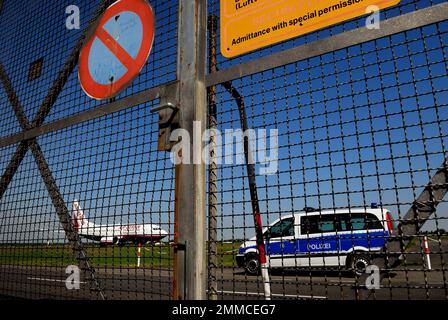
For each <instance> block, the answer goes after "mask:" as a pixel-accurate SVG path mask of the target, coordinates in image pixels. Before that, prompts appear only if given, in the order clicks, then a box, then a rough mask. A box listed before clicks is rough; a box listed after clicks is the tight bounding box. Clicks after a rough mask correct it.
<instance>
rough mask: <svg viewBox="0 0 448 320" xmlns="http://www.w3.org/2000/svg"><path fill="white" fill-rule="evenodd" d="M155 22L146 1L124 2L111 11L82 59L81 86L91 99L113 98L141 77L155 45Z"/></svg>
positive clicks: (87, 43)
mask: <svg viewBox="0 0 448 320" xmlns="http://www.w3.org/2000/svg"><path fill="white" fill-rule="evenodd" d="M154 20H155V18H154V12H153V9H152V7H151V5H150V4H149V3H148V2H147V1H146V0H120V1H117V2H115V3H114V4H113V5H111V6H110V7H109V8H107V10H106V11H105V12H104V14H103V15H102V17H101V18H100V20H99V22H98V24H97V25H96V28H95V30H94V31H93V32H92V34H91V35H90V36H89V38H88V39H87V41H86V43H85V45H84V47H83V48H82V49H81V53H80V57H79V71H78V77H79V82H80V84H81V87H82V89H83V90H84V92H85V93H86V94H87V95H88V96H89V97H92V98H94V99H97V100H102V99H109V98H112V97H114V96H116V95H117V94H118V93H120V92H121V91H122V90H124V89H125V88H126V87H127V86H128V85H129V84H130V83H131V82H132V80H133V79H134V78H135V77H136V76H137V75H138V74H139V73H140V71H141V70H142V68H143V66H144V65H145V63H146V60H147V59H148V57H149V54H150V53H151V49H152V45H153V42H154Z"/></svg>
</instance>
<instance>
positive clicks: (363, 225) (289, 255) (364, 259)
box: [236, 205, 393, 275]
mask: <svg viewBox="0 0 448 320" xmlns="http://www.w3.org/2000/svg"><path fill="white" fill-rule="evenodd" d="M392 230H393V225H392V220H391V214H390V211H389V210H387V209H378V208H377V207H376V206H374V205H372V208H357V209H343V210H323V211H315V210H313V209H310V208H307V210H306V211H305V212H301V213H297V214H293V215H289V216H284V217H282V218H280V219H277V220H276V221H274V222H273V223H272V224H271V225H270V226H269V227H267V228H265V229H264V230H263V235H264V239H265V247H266V257H267V262H268V266H269V268H300V267H327V266H328V267H335V266H340V267H344V268H347V269H349V270H353V271H354V272H355V273H356V274H358V275H359V274H362V273H364V271H365V268H366V267H367V266H368V265H369V264H370V260H371V257H370V253H371V252H376V253H378V252H379V251H381V250H382V249H383V248H384V245H385V243H386V241H387V239H388V238H389V236H390V234H391V233H392ZM236 261H237V264H238V266H239V267H242V268H244V269H245V270H246V271H247V272H248V273H250V274H258V272H259V267H260V266H259V261H258V250H257V245H256V238H255V237H253V238H251V239H250V240H248V241H245V242H244V243H243V244H242V245H241V247H240V249H239V252H238V255H237V256H236Z"/></svg>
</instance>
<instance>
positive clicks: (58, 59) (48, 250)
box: [0, 0, 448, 300]
mask: <svg viewBox="0 0 448 320" xmlns="http://www.w3.org/2000/svg"><path fill="white" fill-rule="evenodd" d="M229 1H230V0H229ZM113 2H114V1H105V0H103V1H71V0H70V1H59V2H58V3H51V2H46V3H42V2H41V1H29V2H28V3H27V5H25V6H24V5H23V4H19V3H18V2H15V1H8V0H6V1H0V27H1V28H2V30H4V32H2V35H1V37H0V45H1V48H2V49H1V51H0V82H1V85H0V105H1V110H2V116H1V118H0V137H1V138H0V155H1V158H0V159H1V160H0V170H1V175H2V176H1V181H0V268H1V270H0V296H11V297H21V298H32V299H40V298H52V299H172V298H174V297H176V296H178V295H179V292H177V286H178V285H179V283H180V282H183V281H184V283H182V284H181V286H180V288H183V289H184V290H185V291H187V289H188V288H187V286H188V285H189V283H188V281H187V280H185V279H182V278H179V277H178V275H179V270H178V269H179V268H181V267H182V268H185V269H187V271H189V272H190V273H191V265H188V264H187V263H188V262H189V260H188V258H187V255H185V260H182V261H181V260H179V259H180V258H181V257H183V256H182V252H183V251H185V250H189V247H188V245H187V244H182V243H178V237H179V233H180V234H182V230H181V231H180V232H179V225H178V221H179V220H178V218H179V217H178V216H177V215H178V213H176V212H177V210H179V208H178V207H176V205H175V204H176V202H177V201H178V197H179V196H180V195H182V192H181V191H180V189H179V188H180V187H182V186H181V183H180V182H179V180H177V181H176V179H179V177H180V172H181V169H179V170H175V166H174V165H173V163H172V161H171V159H170V153H169V152H165V151H160V149H161V137H162V138H164V137H163V134H162V132H163V131H160V130H161V127H160V125H161V118H160V117H159V115H158V114H156V113H153V112H151V110H152V109H154V108H156V107H158V106H159V105H162V106H163V105H167V101H168V100H170V99H169V98H171V97H172V91H176V90H178V88H177V87H176V85H177V83H178V82H179V81H178V80H179V79H180V78H179V77H180V73H181V69H182V68H179V64H180V63H181V61H182V59H185V55H184V53H183V52H180V51H181V50H180V49H179V47H178V46H179V44H178V42H179V41H180V40H179V39H178V38H180V37H181V36H182V35H183V34H182V25H181V24H180V22H179V21H180V17H179V15H180V13H179V12H180V10H179V7H180V2H181V1H162V0H160V1H159V0H151V1H150V3H151V6H152V7H153V9H154V12H155V14H156V34H155V40H154V47H153V50H152V52H151V55H150V56H149V59H148V61H147V63H146V64H145V66H144V68H143V70H142V71H141V73H140V74H139V76H138V77H136V78H135V80H134V81H133V83H132V85H130V86H129V87H128V88H127V89H126V90H124V91H123V92H122V93H120V94H119V95H118V96H117V97H115V98H113V99H109V100H103V101H97V100H93V99H91V98H89V97H88V96H87V95H85V93H84V92H83V91H82V89H81V87H80V85H79V81H78V76H77V73H78V65H77V63H78V56H79V51H80V49H81V46H82V44H83V43H84V40H85V37H86V34H87V32H88V30H90V27H91V26H93V25H94V24H95V22H96V21H97V20H98V18H99V17H100V15H101V14H102V13H103V12H104V10H105V9H106V8H107V7H108V6H109V5H111V4H112V3H113ZM202 4H203V3H202ZM73 5H74V6H76V7H78V8H79V9H80V18H81V23H80V25H81V28H80V29H72V30H71V29H68V28H67V26H66V24H65V19H66V18H67V17H68V16H69V12H66V9H67V7H69V6H73ZM206 10H207V11H208V34H207V35H204V39H200V41H202V43H205V41H206V40H207V41H208V48H207V49H208V61H207V63H206V62H205V61H201V62H200V63H204V65H203V66H204V67H205V64H207V67H208V73H207V74H206V75H205V86H206V88H207V102H208V118H207V119H208V124H207V126H208V128H211V129H214V132H215V134H212V135H211V136H209V137H208V138H209V139H206V140H207V141H206V142H209V143H210V144H209V149H207V151H208V152H209V154H210V155H211V156H210V159H209V160H210V162H209V163H207V164H208V166H207V173H208V174H207V184H206V190H207V199H208V202H207V223H206V224H207V242H206V248H207V252H204V256H205V257H206V262H207V269H206V274H205V275H204V279H203V280H204V281H205V282H206V287H207V289H206V292H205V293H204V297H205V296H206V297H207V298H208V299H265V298H266V292H267V291H266V286H267V285H269V287H270V292H269V293H268V297H270V298H273V299H332V300H333V299H348V300H350V299H400V300H402V299H406V300H407V299H410V300H412V299H447V298H448V288H447V277H448V275H447V266H446V261H447V259H448V256H447V254H448V234H447V232H446V230H448V215H447V212H448V211H447V210H448V204H447V200H446V198H444V196H445V194H446V191H447V188H448V185H447V178H448V172H447V165H448V160H447V157H448V153H447V143H448V140H447V139H448V132H447V128H448V77H447V72H446V70H447V57H448V52H447V47H446V44H447V40H448V37H447V34H448V23H447V21H446V17H447V14H446V13H447V10H448V9H447V4H446V2H445V1H442V0H440V1H439V0H431V1H426V0H403V1H401V2H400V4H399V5H397V6H394V7H392V8H389V9H386V10H382V11H381V28H380V29H379V30H367V29H366V28H365V17H361V18H357V19H352V20H350V21H347V22H343V23H340V24H337V25H335V26H332V27H329V28H325V29H323V30H320V31H317V32H313V33H310V34H307V35H304V36H301V37H298V38H295V39H293V40H289V41H285V42H282V43H280V44H275V45H272V46H269V47H266V48H263V49H260V50H256V51H254V52H251V53H248V54H245V55H242V56H239V57H236V58H231V59H227V58H224V57H223V56H222V55H221V54H220V53H219V50H218V49H217V48H218V47H219V41H220V37H221V35H220V32H219V28H218V26H219V23H220V17H219V11H220V1H218V0H209V1H208V4H207V8H206ZM18 28H20V31H17V30H18ZM178 30H179V31H178ZM205 36H206V37H207V39H205ZM201 66H202V65H200V66H199V68H201ZM173 88H174V89H173ZM168 102H171V101H168ZM179 106H180V108H181V110H182V107H185V105H184V104H183V102H182V101H180V102H179ZM246 129H248V130H249V131H247V130H246ZM238 130H239V131H238ZM243 133H245V134H246V135H245V136H246V137H247V140H245V138H244V137H245V136H244V135H242V134H243ZM164 142H166V141H164ZM245 142H247V143H245ZM251 155H253V160H255V161H253V162H251V161H250V160H251V159H252V158H251ZM182 190H183V192H184V193H185V192H186V191H185V189H182ZM183 196H185V194H184V195H183ZM195 197H196V195H195V194H192V199H193V198H195ZM191 202H193V200H191ZM254 217H255V219H254ZM184 219H185V218H184ZM182 221H183V220H182ZM260 224H262V225H263V227H264V229H263V230H259V234H258V236H259V237H258V241H260V239H262V241H263V242H264V244H263V247H264V248H265V251H266V257H267V264H268V266H269V283H266V278H264V279H263V278H262V276H261V269H262V268H261V267H260V262H261V260H262V259H260V254H259V250H260V247H259V246H258V244H259V243H257V238H256V235H257V230H256V225H260ZM114 226H115V227H114ZM143 226H150V227H151V228H152V229H151V230H152V231H151V232H149V233H146V231H145V230H146V229H144V230H143V233H142V232H140V233H139V232H137V229H138V228H140V227H142V228H144V227H143ZM113 228H118V229H113ZM113 230H115V231H113ZM117 230H119V231H117ZM260 231H261V232H262V233H263V236H262V237H261V233H260ZM123 234H125V235H127V236H126V237H121V235H123ZM131 234H132V235H133V236H132V237H129V235H131ZM117 235H120V237H119V236H117ZM152 235H159V237H149V236H152ZM160 236H161V237H160ZM198 254H199V253H198ZM198 264H199V263H198ZM78 271H79V273H78ZM180 271H182V270H180ZM184 271H185V270H184ZM185 273H187V272H185ZM78 275H79V277H78ZM185 277H187V275H185Z"/></svg>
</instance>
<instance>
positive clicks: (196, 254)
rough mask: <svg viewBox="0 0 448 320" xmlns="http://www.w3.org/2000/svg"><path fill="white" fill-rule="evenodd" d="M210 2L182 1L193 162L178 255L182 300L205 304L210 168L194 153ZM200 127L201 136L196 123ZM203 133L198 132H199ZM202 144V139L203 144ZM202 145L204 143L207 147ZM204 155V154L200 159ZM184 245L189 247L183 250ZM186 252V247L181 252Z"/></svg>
mask: <svg viewBox="0 0 448 320" xmlns="http://www.w3.org/2000/svg"><path fill="white" fill-rule="evenodd" d="M206 32H207V1H206V0H194V1H193V0H180V1H179V29H178V78H179V81H180V89H179V101H180V108H181V111H180V127H181V128H182V129H184V130H187V131H188V133H189V134H190V137H191V139H190V150H191V151H192V152H190V159H189V160H190V161H189V163H188V164H181V165H180V166H181V168H180V170H179V176H178V177H177V178H179V179H180V181H178V183H179V186H180V189H179V190H178V191H179V194H177V195H176V198H177V199H178V206H179V225H178V230H179V234H178V242H179V244H180V245H181V246H182V249H184V250H177V253H176V255H177V270H175V272H176V278H177V279H176V280H177V298H178V299H188V300H204V299H205V298H206V276H207V273H206V259H205V257H206V251H205V233H206V215H205V202H206V201H205V197H206V190H205V185H206V181H205V164H204V163H203V161H201V163H200V164H197V163H196V164H194V163H193V159H194V157H195V156H194V154H196V156H197V158H198V159H201V154H202V150H201V149H202V148H199V146H195V147H196V148H197V149H199V150H195V149H194V148H193V140H194V135H196V136H199V137H202V133H203V132H204V130H205V129H206V125H207V117H206V106H207V103H206V96H207V95H206V87H205V67H206V56H207V55H206V36H207V34H206ZM195 121H196V122H197V123H199V124H200V126H199V127H200V130H199V131H200V132H194V131H195V129H194V128H195V125H194V122H195ZM196 131H197V129H196ZM200 141H202V139H200ZM201 144H202V142H201ZM198 152H200V153H199V154H198ZM183 245H184V246H183ZM179 248H180V247H179Z"/></svg>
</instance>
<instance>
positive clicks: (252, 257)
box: [244, 253, 260, 275]
mask: <svg viewBox="0 0 448 320" xmlns="http://www.w3.org/2000/svg"><path fill="white" fill-rule="evenodd" d="M244 260H245V261H244V269H245V270H246V272H247V273H249V274H252V275H258V274H259V273H260V261H259V260H258V255H256V254H254V253H249V254H247V255H246V256H245V259H244Z"/></svg>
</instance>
